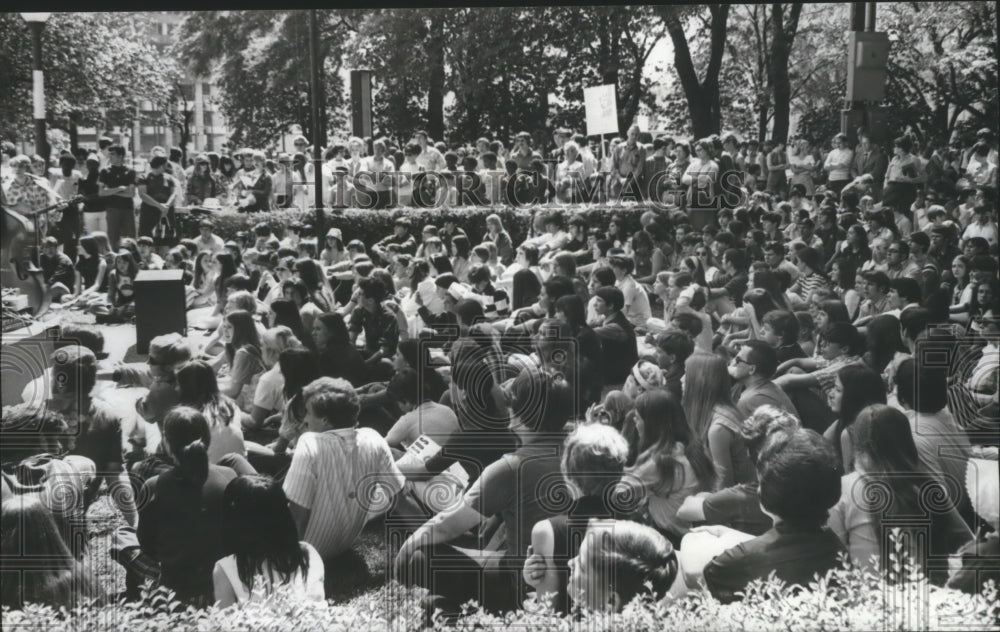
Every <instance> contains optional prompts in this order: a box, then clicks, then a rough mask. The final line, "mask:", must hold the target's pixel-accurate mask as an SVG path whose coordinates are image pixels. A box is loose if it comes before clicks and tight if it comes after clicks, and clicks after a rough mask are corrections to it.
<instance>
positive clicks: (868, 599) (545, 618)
mask: <svg viewBox="0 0 1000 632" xmlns="http://www.w3.org/2000/svg"><path fill="white" fill-rule="evenodd" d="M894 576H901V577H907V581H904V582H897V583H886V582H885V579H884V578H881V577H878V576H876V575H874V574H871V573H866V572H865V571H862V570H859V569H856V568H847V567H845V568H843V569H837V570H834V571H831V572H830V573H828V574H827V576H826V577H824V578H821V579H820V580H818V581H817V582H815V583H813V585H811V586H810V588H809V590H805V591H798V592H797V594H796V593H793V591H791V590H790V589H789V588H788V587H786V586H783V585H782V584H781V583H780V582H778V581H776V580H773V579H772V580H769V581H767V582H756V583H755V584H753V585H751V587H750V588H749V589H748V591H747V594H746V598H745V599H744V600H743V601H742V602H740V603H734V604H729V605H722V604H720V603H719V602H718V601H716V600H715V599H713V598H712V597H711V596H709V595H708V594H707V593H704V592H695V593H692V594H690V595H688V596H687V597H685V598H684V599H683V600H680V601H677V602H674V603H671V604H662V603H655V602H653V601H651V600H649V599H648V598H647V599H642V598H639V599H636V600H635V601H633V602H632V603H631V604H629V605H628V606H627V607H626V608H625V609H624V610H623V612H621V613H620V614H616V615H591V614H582V615H581V616H580V617H573V616H568V617H561V616H559V615H557V614H555V613H553V612H552V611H551V609H550V608H549V607H548V606H547V605H543V604H539V603H538V602H535V601H533V600H532V601H529V603H528V604H527V606H526V608H525V610H520V611H517V612H515V613H511V614H509V615H507V616H506V617H496V616H492V615H488V614H484V613H482V612H481V611H479V610H473V611H471V612H470V613H469V614H468V616H466V617H464V618H462V619H461V620H459V621H458V622H457V623H454V624H450V625H449V624H446V623H444V622H442V621H441V620H440V619H438V620H436V621H435V625H434V629H440V630H444V629H457V630H462V631H470V632H471V631H472V630H484V629H489V630H552V631H562V630H565V631H567V632H569V631H575V630H616V631H617V630H676V631H678V632H679V631H681V630H704V631H706V632H707V631H716V630H719V631H733V632H736V631H740V632H753V631H756V630H760V631H761V632H764V631H768V632H770V631H771V630H788V631H790V632H793V631H799V630H802V631H806V630H809V631H811V630H942V629H948V630H995V629H997V622H998V619H997V617H998V616H1000V606H998V602H997V589H996V586H994V585H993V584H992V583H991V584H989V585H988V586H987V587H986V588H985V589H984V591H983V593H982V594H980V595H967V594H965V593H961V592H957V591H953V590H948V589H943V588H939V587H936V586H933V585H930V584H929V583H928V582H927V581H926V580H925V579H924V578H923V577H922V576H921V575H920V573H919V572H906V571H903V572H899V571H897V573H894ZM419 597H420V593H419V592H418V591H416V590H407V589H401V588H399V587H398V586H397V585H395V584H391V585H388V586H383V587H382V588H379V589H378V590H375V591H372V592H370V593H367V594H365V595H362V596H360V597H358V598H356V599H354V600H352V601H351V602H350V603H348V604H339V605H335V604H328V605H327V606H326V607H325V608H323V607H322V606H321V607H319V608H317V607H315V606H304V605H301V604H294V603H289V602H288V601H287V599H285V598H284V597H283V596H281V595H277V596H275V597H272V598H270V599H268V600H266V601H264V602H260V603H255V604H250V605H247V606H245V607H238V606H236V607H231V608H228V609H226V610H219V609H217V608H207V609H204V610H197V609H194V608H187V609H181V607H180V606H178V605H177V604H176V602H174V601H172V599H171V598H170V595H169V594H168V593H167V592H166V591H164V590H162V589H159V590H156V591H152V592H147V593H146V594H145V598H144V600H143V601H142V602H139V603H133V604H126V605H106V606H102V607H92V608H77V609H75V610H74V611H72V612H67V611H65V610H63V611H61V612H56V611H54V610H53V609H52V608H49V607H41V606H34V605H32V606H28V607H27V608H26V609H25V610H24V611H18V612H12V611H9V610H7V609H4V612H3V627H4V629H5V630H14V629H17V630H51V631H66V632H71V631H72V632H76V631H78V630H114V629H117V630H128V631H129V632H147V631H150V632H151V631H153V630H204V631H207V630H232V631H241V630H255V631H257V630H259V631H269V630H274V631H278V630H282V631H284V630H296V631H300V632H305V631H307V630H344V631H349V632H367V631H371V632H376V631H383V630H394V631H395V630H400V631H402V630H420V629H422V628H424V624H423V614H422V610H421V608H420V605H419Z"/></svg>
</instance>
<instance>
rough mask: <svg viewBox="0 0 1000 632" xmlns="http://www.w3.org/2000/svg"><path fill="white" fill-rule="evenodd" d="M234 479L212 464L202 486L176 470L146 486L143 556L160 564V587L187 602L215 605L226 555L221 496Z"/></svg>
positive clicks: (141, 519)
mask: <svg viewBox="0 0 1000 632" xmlns="http://www.w3.org/2000/svg"><path fill="white" fill-rule="evenodd" d="M235 478H236V472H234V471H233V470H231V469H229V468H228V467H222V466H219V465H210V466H209V467H208V478H207V479H206V480H205V483H204V484H203V485H201V486H200V487H198V486H196V485H194V484H192V483H191V482H190V481H188V480H186V479H185V478H183V477H182V476H181V474H180V472H179V471H178V470H177V469H176V468H171V469H170V470H168V471H166V472H164V473H162V474H160V475H158V476H154V477H153V478H151V479H149V480H147V481H146V482H145V483H144V484H143V488H142V491H141V492H140V494H139V496H140V498H142V499H144V501H145V502H142V503H137V504H138V505H139V528H138V529H137V533H136V535H137V536H138V538H139V544H140V546H141V547H142V551H143V553H145V554H147V555H149V556H150V557H152V558H153V559H155V560H157V561H158V562H160V582H161V583H162V584H163V585H164V586H167V587H168V588H170V589H171V590H173V591H174V592H176V593H177V596H178V598H179V599H181V600H183V601H193V602H198V601H203V600H206V599H207V600H209V601H210V600H211V599H212V596H213V587H212V569H213V568H214V566H215V562H216V560H219V559H221V558H223V557H225V556H226V554H227V549H226V534H225V533H224V532H223V525H222V512H223V509H222V496H223V493H224V492H225V490H226V486H228V485H229V483H230V482H231V481H232V480H233V479H235Z"/></svg>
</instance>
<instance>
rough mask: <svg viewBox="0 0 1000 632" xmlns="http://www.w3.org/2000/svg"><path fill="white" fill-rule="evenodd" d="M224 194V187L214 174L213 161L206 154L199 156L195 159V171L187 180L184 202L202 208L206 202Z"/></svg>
mask: <svg viewBox="0 0 1000 632" xmlns="http://www.w3.org/2000/svg"><path fill="white" fill-rule="evenodd" d="M221 194H222V186H221V185H220V184H219V181H218V180H217V179H216V178H215V176H214V175H213V174H212V167H211V161H210V160H209V158H208V156H207V155H206V154H198V155H197V156H195V159H194V171H193V172H192V173H191V176H190V177H189V178H188V179H187V188H186V189H185V191H184V201H185V203H186V204H187V205H188V206H200V205H202V204H203V203H204V202H205V200H207V199H209V198H212V199H217V198H218V197H219V196H220V195H221Z"/></svg>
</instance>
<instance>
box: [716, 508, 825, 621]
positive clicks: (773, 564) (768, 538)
mask: <svg viewBox="0 0 1000 632" xmlns="http://www.w3.org/2000/svg"><path fill="white" fill-rule="evenodd" d="M843 551H844V545H843V544H842V543H841V541H840V538H838V537H837V534H835V533H834V532H833V531H831V530H830V529H828V528H827V527H825V526H824V527H822V528H817V529H796V528H793V527H791V526H789V525H786V524H778V525H777V526H775V527H773V528H772V529H770V530H768V531H767V532H766V533H765V534H764V535H761V536H759V537H757V538H754V539H753V540H750V541H749V542H744V543H743V544H738V545H736V546H734V547H732V548H731V549H728V550H727V551H725V552H723V553H721V554H719V555H716V556H715V558H714V559H713V560H712V561H711V562H709V563H708V566H706V567H705V584H706V585H707V586H708V590H709V591H710V592H711V593H712V596H713V597H715V598H716V599H718V600H719V601H721V602H722V603H731V602H733V601H737V600H739V599H740V597H739V596H738V595H737V594H736V593H738V592H740V591H744V590H746V587H747V585H748V584H749V583H750V582H752V581H753V580H755V579H765V578H766V577H767V576H768V574H770V573H771V571H774V572H775V575H776V577H777V578H778V579H780V580H782V581H783V582H785V583H787V584H794V585H799V586H808V585H809V582H811V581H812V580H813V576H814V575H816V574H817V573H819V574H820V575H823V574H825V573H826V572H827V571H828V570H830V569H832V568H837V567H838V566H839V565H840V562H839V560H838V559H837V556H838V555H839V554H840V553H842V552H843Z"/></svg>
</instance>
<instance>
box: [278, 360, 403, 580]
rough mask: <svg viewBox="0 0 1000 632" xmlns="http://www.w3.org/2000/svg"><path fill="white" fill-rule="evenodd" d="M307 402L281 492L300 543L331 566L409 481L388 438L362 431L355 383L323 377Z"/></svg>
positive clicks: (308, 391)
mask: <svg viewBox="0 0 1000 632" xmlns="http://www.w3.org/2000/svg"><path fill="white" fill-rule="evenodd" d="M292 352H293V351H292V350H289V351H285V354H288V353H292ZM282 357H284V355H283V356H282ZM302 398H303V401H304V402H305V407H306V415H305V423H306V426H307V428H308V431H307V432H305V433H303V434H302V436H300V437H299V439H298V444H297V445H296V446H295V453H294V455H293V456H292V463H291V465H290V466H289V468H288V474H287V475H286V476H285V482H284V486H283V488H284V490H285V494H286V495H287V496H288V501H289V508H290V509H291V512H292V517H293V518H294V519H295V525H296V528H297V530H298V534H299V539H300V540H304V541H305V542H308V543H309V544H311V545H312V546H313V547H314V548H315V549H316V551H317V552H318V553H319V555H320V557H321V558H323V561H324V564H325V565H327V566H330V567H331V568H334V567H333V566H331V565H330V561H331V560H333V559H334V558H335V557H337V556H339V555H340V554H342V553H344V552H345V551H347V550H348V549H350V548H351V547H352V546H354V542H355V541H356V540H357V538H358V536H359V535H360V534H361V530H362V529H363V528H364V526H365V523H367V522H368V521H369V520H370V519H372V518H374V517H375V516H378V515H381V514H382V513H384V512H385V511H387V510H388V509H389V507H390V505H391V502H392V499H393V497H394V496H395V495H396V494H397V493H398V492H399V491H400V490H401V489H402V488H403V482H404V478H403V475H402V473H400V471H399V468H397V467H396V463H395V461H394V460H393V458H392V452H391V451H390V450H389V446H388V444H387V443H386V442H385V439H383V438H382V437H381V436H379V434H378V433H377V432H375V431H374V430H372V429H370V428H358V427H357V422H358V413H359V412H360V409H361V406H360V403H359V400H358V395H357V393H356V392H355V391H354V387H353V386H351V384H350V382H348V381H347V380H344V379H339V378H330V377H321V378H319V379H317V380H315V381H314V382H312V383H311V384H309V385H308V386H306V387H305V389H303V391H302ZM372 499H381V500H382V501H384V502H373V500H372ZM327 592H328V593H329V592H330V590H329V587H328V590H327Z"/></svg>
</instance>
